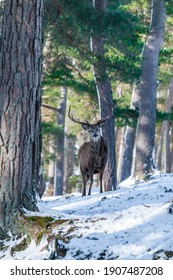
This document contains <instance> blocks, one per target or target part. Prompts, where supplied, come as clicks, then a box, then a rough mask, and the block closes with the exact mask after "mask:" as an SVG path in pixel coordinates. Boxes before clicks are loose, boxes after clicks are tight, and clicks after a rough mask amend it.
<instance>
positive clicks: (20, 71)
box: [0, 0, 43, 231]
mask: <svg viewBox="0 0 173 280" xmlns="http://www.w3.org/2000/svg"><path fill="white" fill-rule="evenodd" d="M4 7H5V8H4V19H3V30H2V44H1V50H0V53H1V55H0V101H1V107H0V109H1V111H0V113H1V114H0V132H1V133H0V145H1V149H0V167H1V169H0V227H1V228H3V229H7V230H9V229H11V230H14V231H15V226H16V230H17V227H18V225H17V224H15V223H14V220H15V218H16V212H18V211H19V210H20V209H22V208H23V207H25V208H27V209H29V210H36V196H35V195H36V189H37V185H38V180H39V169H40V166H41V114H40V112H41V110H40V107H41V71H42V13H43V1H42V0H30V1H22V0H21V1H17V0H6V1H5V6H4Z"/></svg>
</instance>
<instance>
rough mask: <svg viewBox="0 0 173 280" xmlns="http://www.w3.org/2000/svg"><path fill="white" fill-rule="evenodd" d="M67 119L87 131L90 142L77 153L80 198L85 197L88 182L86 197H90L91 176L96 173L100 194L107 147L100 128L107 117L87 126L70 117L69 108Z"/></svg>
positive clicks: (85, 123) (86, 123)
mask: <svg viewBox="0 0 173 280" xmlns="http://www.w3.org/2000/svg"><path fill="white" fill-rule="evenodd" d="M109 117H110V116H109ZM69 118H70V119H71V120H72V121H74V122H76V123H78V124H81V125H82V127H83V128H84V129H85V130H87V131H88V133H89V138H90V141H89V142H85V143H84V144H83V145H82V146H81V147H80V149H79V152H78V156H79V162H80V171H81V175H82V196H85V195H86V184H87V182H88V181H90V184H89V190H88V195H91V188H92V183H93V175H94V174H97V173H99V179H100V193H102V192H103V186H102V177H103V172H104V169H105V166H106V162H107V157H108V145H107V141H106V139H105V138H104V137H103V136H102V127H103V126H104V123H105V120H106V119H107V118H108V117H106V118H104V119H101V120H100V121H98V122H97V123H96V124H89V123H88V122H87V121H86V122H80V121H77V120H75V119H74V118H73V116H72V115H70V108H69Z"/></svg>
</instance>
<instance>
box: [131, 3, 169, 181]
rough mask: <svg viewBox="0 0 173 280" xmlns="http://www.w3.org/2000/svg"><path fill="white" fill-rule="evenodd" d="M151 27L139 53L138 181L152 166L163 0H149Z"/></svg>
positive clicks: (136, 172)
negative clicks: (140, 72)
mask: <svg viewBox="0 0 173 280" xmlns="http://www.w3.org/2000/svg"><path fill="white" fill-rule="evenodd" d="M151 2H152V3H151V5H152V7H151V25H150V32H149V35H148V37H147V39H146V42H145V45H144V49H143V54H142V74H141V78H140V84H139V90H140V114H139V121H138V127H137V137H136V154H135V163H134V174H133V175H134V177H136V178H139V179H140V178H142V177H143V175H144V174H149V173H151V172H152V170H153V167H154V155H153V152H154V138H155V123H156V94H157V72H158V56H159V51H160V48H161V46H162V43H163V39H164V33H165V27H164V23H165V19H166V1H165V0H160V1H158V0H152V1H151Z"/></svg>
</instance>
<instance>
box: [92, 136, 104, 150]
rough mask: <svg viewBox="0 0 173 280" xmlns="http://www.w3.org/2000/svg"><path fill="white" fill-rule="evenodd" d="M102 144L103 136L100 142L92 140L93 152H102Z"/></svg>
mask: <svg viewBox="0 0 173 280" xmlns="http://www.w3.org/2000/svg"><path fill="white" fill-rule="evenodd" d="M101 142H102V136H101V137H100V138H99V139H98V141H93V140H90V147H91V150H92V152H94V153H97V152H98V151H99V150H100V147H101Z"/></svg>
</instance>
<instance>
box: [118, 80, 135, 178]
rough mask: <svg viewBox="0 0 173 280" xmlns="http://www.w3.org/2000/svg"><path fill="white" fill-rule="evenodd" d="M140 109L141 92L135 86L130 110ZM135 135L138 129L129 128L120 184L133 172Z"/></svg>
mask: <svg viewBox="0 0 173 280" xmlns="http://www.w3.org/2000/svg"><path fill="white" fill-rule="evenodd" d="M138 107H139V92H138V87H137V86H136V85H134V88H133V93H132V101H131V106H130V108H131V109H136V108H138ZM135 135H136V127H130V126H128V127H127V129H126V135H125V142H124V146H125V148H124V154H123V160H122V172H121V177H120V182H122V181H123V180H125V179H127V178H128V177H129V176H130V175H131V172H132V163H133V151H134V144H135Z"/></svg>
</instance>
